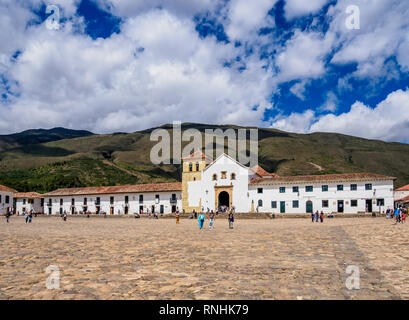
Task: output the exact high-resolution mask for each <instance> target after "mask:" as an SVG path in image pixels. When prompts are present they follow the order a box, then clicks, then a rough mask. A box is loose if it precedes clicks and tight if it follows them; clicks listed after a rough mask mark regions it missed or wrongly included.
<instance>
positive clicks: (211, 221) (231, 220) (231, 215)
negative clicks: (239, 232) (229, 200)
mask: <svg viewBox="0 0 409 320" xmlns="http://www.w3.org/2000/svg"><path fill="white" fill-rule="evenodd" d="M215 217H216V214H215V213H214V212H213V210H212V211H210V213H209V229H210V230H211V229H213V225H214V219H215ZM197 220H198V221H199V230H203V227H204V223H205V220H206V217H205V215H204V213H203V212H200V213H199V216H198V217H197ZM227 220H228V221H229V229H233V223H234V213H233V211H230V212H229V214H228V216H227Z"/></svg>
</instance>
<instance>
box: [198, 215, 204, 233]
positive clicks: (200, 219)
mask: <svg viewBox="0 0 409 320" xmlns="http://www.w3.org/2000/svg"><path fill="white" fill-rule="evenodd" d="M205 219H206V218H205V215H204V214H203V212H200V213H199V216H198V217H197V220H198V221H199V229H200V230H202V229H203V225H204V222H205Z"/></svg>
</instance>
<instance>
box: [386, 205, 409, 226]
mask: <svg viewBox="0 0 409 320" xmlns="http://www.w3.org/2000/svg"><path fill="white" fill-rule="evenodd" d="M392 213H393V216H392ZM407 214H408V209H407V208H403V207H399V208H395V210H390V209H388V210H386V218H390V219H392V218H395V224H398V223H405V222H406V216H407Z"/></svg>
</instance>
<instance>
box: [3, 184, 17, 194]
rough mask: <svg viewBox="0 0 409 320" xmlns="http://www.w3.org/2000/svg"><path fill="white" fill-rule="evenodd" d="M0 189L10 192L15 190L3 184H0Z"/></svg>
mask: <svg viewBox="0 0 409 320" xmlns="http://www.w3.org/2000/svg"><path fill="white" fill-rule="evenodd" d="M0 191H4V192H12V193H16V192H17V190H14V189H11V188H9V187H6V186H3V185H1V184H0Z"/></svg>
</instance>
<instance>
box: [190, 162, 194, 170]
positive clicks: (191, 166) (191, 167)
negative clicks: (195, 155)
mask: <svg viewBox="0 0 409 320" xmlns="http://www.w3.org/2000/svg"><path fill="white" fill-rule="evenodd" d="M189 171H193V165H192V163H191V162H189Z"/></svg>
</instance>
